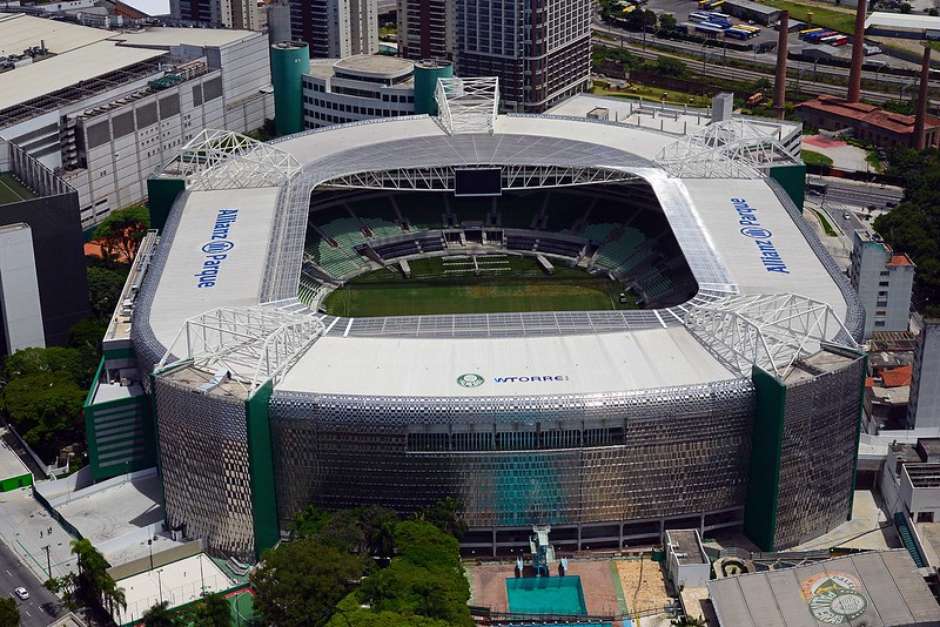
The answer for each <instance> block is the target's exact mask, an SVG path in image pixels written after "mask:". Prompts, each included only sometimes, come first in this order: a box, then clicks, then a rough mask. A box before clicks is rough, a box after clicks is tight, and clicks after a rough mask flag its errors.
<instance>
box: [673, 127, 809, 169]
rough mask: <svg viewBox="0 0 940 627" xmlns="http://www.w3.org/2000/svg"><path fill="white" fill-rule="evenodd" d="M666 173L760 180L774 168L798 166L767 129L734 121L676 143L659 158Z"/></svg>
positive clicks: (699, 132)
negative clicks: (788, 165)
mask: <svg viewBox="0 0 940 627" xmlns="http://www.w3.org/2000/svg"><path fill="white" fill-rule="evenodd" d="M656 162H657V163H659V165H661V166H662V167H663V168H664V169H665V170H666V171H667V172H669V173H670V174H672V175H673V176H677V177H682V178H746V179H753V178H759V177H760V176H762V175H763V172H764V171H765V170H766V169H767V168H769V167H770V166H774V165H782V164H798V163H800V160H799V159H798V158H797V157H796V156H795V155H793V154H792V153H791V152H790V151H789V150H787V149H786V148H785V147H784V146H783V145H782V144H781V143H780V141H779V140H778V138H777V135H776V134H775V133H774V132H773V131H771V130H769V129H768V128H766V127H762V126H758V125H756V124H753V123H751V122H748V121H746V120H741V119H738V118H733V119H730V120H724V121H722V122H714V123H712V124H709V125H707V126H704V127H702V128H700V129H698V130H697V131H695V132H694V133H689V134H688V135H686V136H684V137H682V138H681V139H678V140H676V141H675V142H673V143H671V144H669V145H667V146H665V147H664V148H663V149H662V150H660V151H659V154H658V155H657V157H656Z"/></svg>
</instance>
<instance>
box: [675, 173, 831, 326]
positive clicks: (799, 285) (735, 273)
mask: <svg viewBox="0 0 940 627" xmlns="http://www.w3.org/2000/svg"><path fill="white" fill-rule="evenodd" d="M683 182H684V183H685V186H686V188H687V189H688V191H689V198H690V199H691V202H692V204H693V206H694V208H695V211H696V213H697V215H698V216H699V219H700V221H701V224H702V227H703V229H704V230H705V232H706V233H707V235H708V237H709V238H710V239H711V241H713V242H714V244H715V249H716V250H717V252H718V255H719V257H720V258H721V260H722V261H724V264H725V267H726V268H727V269H728V272H729V273H730V274H731V278H732V279H733V282H734V283H736V284H737V285H738V288H739V289H740V290H741V293H742V294H744V295H757V294H786V293H791V294H799V295H801V296H805V297H807V298H811V299H815V300H819V301H822V302H824V303H828V304H829V305H831V306H832V308H833V311H834V312H835V313H836V315H837V316H839V317H840V318H842V319H845V317H846V312H847V310H848V306H847V304H846V302H845V299H844V298H843V297H842V293H841V292H840V291H839V287H838V286H837V285H836V283H835V282H834V281H833V280H832V278H831V277H830V276H829V274H828V272H827V271H826V269H825V268H824V267H823V265H822V263H821V262H820V261H819V258H818V257H816V254H815V253H814V252H813V250H812V249H811V248H810V246H809V244H808V243H807V241H806V238H805V237H804V236H803V234H802V233H801V232H800V230H799V229H798V228H797V226H796V224H795V223H794V222H793V219H792V218H790V214H789V213H787V211H786V209H785V208H784V207H783V205H782V204H781V203H780V199H778V198H777V195H776V194H775V193H774V191H773V190H772V189H771V188H770V186H769V185H768V184H767V183H766V182H765V181H764V180H763V179H756V180H744V179H728V180H720V179H686V180H684V181H683ZM739 201H743V203H742V202H739ZM775 255H779V257H775ZM765 261H766V262H765Z"/></svg>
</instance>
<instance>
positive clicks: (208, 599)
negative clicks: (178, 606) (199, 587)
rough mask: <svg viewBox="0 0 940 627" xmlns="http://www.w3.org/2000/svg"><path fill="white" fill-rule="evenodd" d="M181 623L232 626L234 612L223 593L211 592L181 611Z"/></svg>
mask: <svg viewBox="0 0 940 627" xmlns="http://www.w3.org/2000/svg"><path fill="white" fill-rule="evenodd" d="M178 622H179V623H181V624H185V625H197V626H198V627H230V625H231V624H232V612H231V609H229V605H228V601H226V600H225V597H223V596H222V595H221V594H209V595H206V596H205V597H203V598H202V599H200V600H198V601H196V602H195V603H193V604H192V605H190V606H189V607H187V608H186V610H185V611H183V612H181V613H180V616H179V620H178Z"/></svg>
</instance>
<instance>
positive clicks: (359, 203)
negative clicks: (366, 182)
mask: <svg viewBox="0 0 940 627" xmlns="http://www.w3.org/2000/svg"><path fill="white" fill-rule="evenodd" d="M347 206H348V207H349V211H350V212H351V213H352V214H353V215H355V216H356V217H357V218H359V220H360V221H361V222H362V224H363V225H364V226H366V227H367V228H368V229H369V231H371V232H372V237H377V238H380V237H391V236H393V235H401V233H402V228H401V226H400V225H399V224H398V215H397V214H396V213H395V208H394V207H393V206H392V204H391V202H389V200H388V198H383V197H382V196H373V197H370V198H365V199H361V200H356V201H351V202H349V203H347Z"/></svg>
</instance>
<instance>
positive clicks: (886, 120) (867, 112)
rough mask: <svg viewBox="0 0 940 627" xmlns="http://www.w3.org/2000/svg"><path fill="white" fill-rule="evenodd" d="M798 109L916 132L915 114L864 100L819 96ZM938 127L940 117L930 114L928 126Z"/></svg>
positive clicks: (881, 126)
mask: <svg viewBox="0 0 940 627" xmlns="http://www.w3.org/2000/svg"><path fill="white" fill-rule="evenodd" d="M797 109H812V110H815V111H821V112H823V113H828V114H830V115H837V116H839V117H842V118H845V119H849V120H853V121H855V122H864V123H865V124H869V125H871V126H876V127H878V128H882V129H885V130H887V131H891V132H892V133H898V134H901V135H904V134H911V133H913V132H914V116H913V115H904V114H902V113H892V112H890V111H885V110H884V109H882V108H881V107H876V106H875V105H870V104H866V103H864V102H847V101H846V100H843V99H842V98H838V97H836V96H826V95H823V96H819V97H818V98H814V99H813V100H807V101H806V102H803V103H800V104H798V105H797ZM936 127H940V118H937V117H934V116H932V115H928V116H927V120H926V128H928V129H931V128H936Z"/></svg>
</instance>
